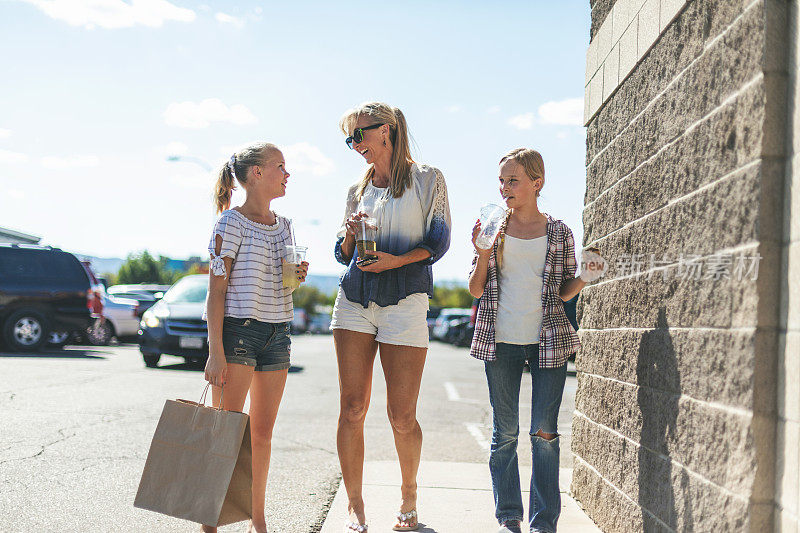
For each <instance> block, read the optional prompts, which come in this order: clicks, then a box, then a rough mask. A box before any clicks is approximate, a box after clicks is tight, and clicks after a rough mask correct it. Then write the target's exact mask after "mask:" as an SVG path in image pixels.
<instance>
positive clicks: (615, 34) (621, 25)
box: [611, 0, 658, 43]
mask: <svg viewBox="0 0 800 533" xmlns="http://www.w3.org/2000/svg"><path fill="white" fill-rule="evenodd" d="M656 2H658V0H656ZM643 3H644V0H617V1H616V2H614V9H613V10H612V12H611V17H612V32H611V36H612V37H611V38H612V40H613V41H614V42H615V43H616V42H617V41H619V39H620V37H622V34H623V33H625V30H626V29H627V27H628V25H629V24H630V23H631V22H632V21H633V20H634V19H635V18H636V14H637V13H638V12H639V9H641V7H642V4H643Z"/></svg>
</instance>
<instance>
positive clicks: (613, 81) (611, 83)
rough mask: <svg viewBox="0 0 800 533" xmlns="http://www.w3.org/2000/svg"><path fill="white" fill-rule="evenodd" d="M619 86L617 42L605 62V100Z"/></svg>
mask: <svg viewBox="0 0 800 533" xmlns="http://www.w3.org/2000/svg"><path fill="white" fill-rule="evenodd" d="M618 86H619V44H615V45H614V47H613V48H612V49H611V52H610V53H609V54H608V56H607V57H606V60H605V62H604V63H603V101H605V100H606V99H608V97H609V96H611V93H612V92H613V91H614V89H616V88H617V87H618Z"/></svg>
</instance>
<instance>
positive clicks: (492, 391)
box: [485, 343, 567, 533]
mask: <svg viewBox="0 0 800 533" xmlns="http://www.w3.org/2000/svg"><path fill="white" fill-rule="evenodd" d="M496 354H497V359H496V360H495V361H487V362H486V363H485V365H486V379H487V381H488V383H489V400H490V401H491V404H492V416H493V429H492V447H491V453H490V456H489V471H490V473H491V475H492V490H493V492H494V502H495V516H496V517H497V520H498V522H499V523H501V524H502V523H503V522H504V521H506V520H520V521H522V519H523V514H524V513H523V508H522V492H521V490H520V481H519V464H518V460H517V437H518V436H519V390H520V384H521V382H522V369H523V367H524V365H525V362H526V361H527V362H528V365H529V366H530V368H531V379H532V380H533V390H532V397H531V430H530V438H531V448H532V450H533V469H532V470H533V471H532V472H531V486H530V507H529V509H528V517H529V519H528V522H529V523H530V529H531V531H540V532H546V533H555V531H556V523H557V522H558V516H559V514H560V513H561V494H560V493H559V488H558V467H559V452H560V450H559V442H558V441H559V437H558V431H557V428H556V426H557V424H558V410H559V408H560V407H561V397H562V395H563V393H564V383H565V381H566V378H567V365H566V364H564V366H562V367H559V368H539V345H538V344H527V345H517V344H505V343H497V346H496ZM539 431H541V432H542V433H550V434H555V435H556V437H555V438H553V439H552V440H547V439H544V438H542V437H540V436H537V435H536V433H537V432H539Z"/></svg>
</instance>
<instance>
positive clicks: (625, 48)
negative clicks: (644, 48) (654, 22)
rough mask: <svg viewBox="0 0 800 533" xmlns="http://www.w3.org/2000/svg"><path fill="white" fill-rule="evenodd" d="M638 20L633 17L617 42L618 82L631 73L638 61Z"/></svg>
mask: <svg viewBox="0 0 800 533" xmlns="http://www.w3.org/2000/svg"><path fill="white" fill-rule="evenodd" d="M638 32H639V18H638V17H635V18H634V19H633V21H632V22H631V23H630V25H629V26H628V28H627V29H626V30H625V33H623V34H622V37H620V40H619V81H620V83H621V82H622V81H623V80H624V79H625V78H626V77H627V76H628V74H630V73H631V71H632V70H633V67H634V66H635V65H636V62H637V61H639V53H638V50H637V46H638V41H637V39H638Z"/></svg>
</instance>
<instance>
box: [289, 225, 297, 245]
mask: <svg viewBox="0 0 800 533" xmlns="http://www.w3.org/2000/svg"><path fill="white" fill-rule="evenodd" d="M289 238H290V239H291V240H292V246H297V243H296V242H295V240H294V224H293V223H292V221H291V220H289Z"/></svg>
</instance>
